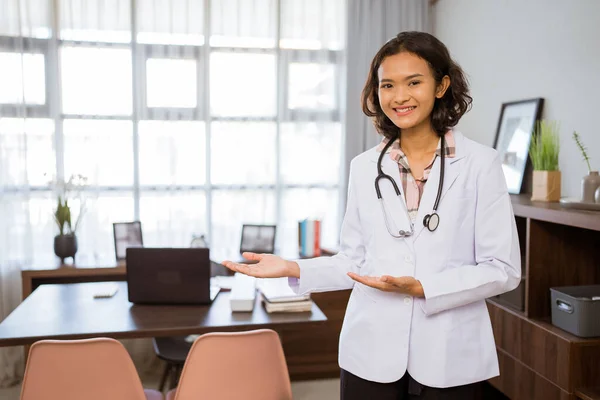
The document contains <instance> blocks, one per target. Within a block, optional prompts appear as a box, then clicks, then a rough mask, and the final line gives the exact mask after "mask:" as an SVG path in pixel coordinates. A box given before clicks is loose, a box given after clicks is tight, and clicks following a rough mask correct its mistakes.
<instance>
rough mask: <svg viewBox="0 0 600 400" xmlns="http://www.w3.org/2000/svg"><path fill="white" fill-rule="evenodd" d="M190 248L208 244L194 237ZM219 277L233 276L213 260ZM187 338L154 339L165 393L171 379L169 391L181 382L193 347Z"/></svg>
mask: <svg viewBox="0 0 600 400" xmlns="http://www.w3.org/2000/svg"><path fill="white" fill-rule="evenodd" d="M190 247H196V248H207V247H208V243H207V242H206V239H205V237H204V235H201V236H194V237H193V240H192V243H191V245H190ZM218 275H233V272H231V271H230V270H229V269H227V268H225V267H224V266H223V265H221V264H219V263H216V262H214V261H212V260H211V262H210V276H211V277H215V276H218ZM185 338H186V337H185V336H170V337H155V338H152V346H153V347H154V353H155V354H156V356H157V357H158V358H160V359H161V360H163V361H165V363H166V364H165V369H164V371H163V375H162V378H161V379H160V383H159V385H158V390H159V391H161V392H163V391H164V390H165V386H166V385H167V380H168V379H169V385H168V389H167V390H170V389H173V388H174V387H176V386H177V383H178V382H179V376H180V375H181V370H182V369H183V364H184V363H185V359H186V357H187V355H188V353H189V351H190V348H191V347H192V344H191V343H188V342H187V341H186V340H185Z"/></svg>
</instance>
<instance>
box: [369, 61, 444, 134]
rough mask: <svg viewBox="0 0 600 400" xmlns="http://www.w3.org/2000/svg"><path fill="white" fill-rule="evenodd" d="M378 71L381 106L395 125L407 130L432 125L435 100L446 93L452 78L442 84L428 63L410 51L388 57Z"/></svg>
mask: <svg viewBox="0 0 600 400" xmlns="http://www.w3.org/2000/svg"><path fill="white" fill-rule="evenodd" d="M377 72H378V74H377V75H378V78H379V89H378V94H379V105H380V106H381V109H382V110H383V112H384V113H385V115H387V117H388V118H389V119H390V120H391V121H392V122H393V123H394V125H396V126H397V127H398V128H400V129H403V130H407V129H412V128H418V127H421V126H423V125H429V123H430V114H431V111H432V110H433V105H434V103H435V99H436V97H437V98H441V97H442V96H443V95H444V92H445V91H446V89H447V88H448V86H449V84H450V78H448V77H447V76H445V77H444V79H443V80H442V82H441V84H439V85H438V84H437V83H436V81H435V79H434V77H433V75H432V73H431V70H430V69H429V65H427V62H426V61H425V60H423V59H422V58H420V57H418V56H416V55H415V54H413V53H408V52H401V53H398V54H395V55H393V56H388V57H386V58H385V59H384V60H383V62H382V63H381V65H380V67H379V70H378V71H377Z"/></svg>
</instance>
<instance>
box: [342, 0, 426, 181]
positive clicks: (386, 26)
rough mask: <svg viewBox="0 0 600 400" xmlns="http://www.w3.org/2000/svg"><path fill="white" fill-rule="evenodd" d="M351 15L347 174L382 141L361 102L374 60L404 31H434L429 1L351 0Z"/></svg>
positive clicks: (349, 33)
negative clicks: (359, 157)
mask: <svg viewBox="0 0 600 400" xmlns="http://www.w3.org/2000/svg"><path fill="white" fill-rule="evenodd" d="M347 16H348V31H347V32H348V43H349V45H348V74H347V78H346V82H347V94H346V105H347V113H346V118H345V123H346V126H347V127H348V128H347V134H346V146H345V159H346V165H345V166H346V175H347V173H348V171H347V169H348V168H347V167H348V166H349V165H350V160H352V158H353V157H355V156H356V155H358V154H360V153H362V152H363V151H365V150H367V149H369V148H371V147H373V146H375V145H376V144H377V143H378V142H379V141H380V140H381V139H380V137H379V136H378V135H377V132H376V131H375V128H374V127H373V123H372V122H371V120H369V118H367V117H366V116H365V115H364V114H363V112H362V109H361V102H360V96H361V93H362V89H363V87H364V84H365V82H366V80H367V74H368V73H369V66H370V65H371V60H372V59H373V57H374V56H375V54H376V53H377V51H378V50H379V49H380V48H381V46H383V45H384V43H385V42H387V41H388V40H389V39H391V38H392V37H394V36H396V35H397V34H398V33H400V32H402V31H423V32H430V31H431V27H430V23H429V0H348V14H347ZM347 180H348V179H347V177H346V179H345V181H344V182H347Z"/></svg>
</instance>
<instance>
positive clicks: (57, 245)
mask: <svg viewBox="0 0 600 400" xmlns="http://www.w3.org/2000/svg"><path fill="white" fill-rule="evenodd" d="M75 253H77V237H76V236H75V235H74V234H72V233H71V234H67V235H56V236H55V237H54V254H56V256H57V257H58V258H60V263H61V264H64V263H65V258H67V257H71V258H73V263H75Z"/></svg>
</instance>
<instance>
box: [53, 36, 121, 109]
mask: <svg viewBox="0 0 600 400" xmlns="http://www.w3.org/2000/svg"><path fill="white" fill-rule="evenodd" d="M60 59H61V83H62V96H63V113H65V114H88V115H131V110H132V97H131V90H132V87H131V50H129V49H112V48H94V47H72V46H64V47H62V48H61V52H60Z"/></svg>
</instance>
